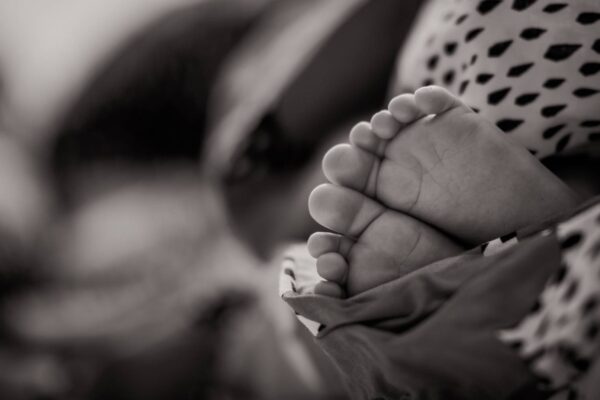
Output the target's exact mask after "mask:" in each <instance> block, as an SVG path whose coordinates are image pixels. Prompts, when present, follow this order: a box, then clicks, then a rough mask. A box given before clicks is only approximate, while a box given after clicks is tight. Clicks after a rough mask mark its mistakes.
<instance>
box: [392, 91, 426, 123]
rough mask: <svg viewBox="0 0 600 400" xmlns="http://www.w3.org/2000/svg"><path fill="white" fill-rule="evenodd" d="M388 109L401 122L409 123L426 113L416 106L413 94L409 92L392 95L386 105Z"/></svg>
mask: <svg viewBox="0 0 600 400" xmlns="http://www.w3.org/2000/svg"><path fill="white" fill-rule="evenodd" d="M388 110H389V111H390V114H391V115H392V116H393V117H394V118H395V119H396V120H397V121H398V122H400V123H402V124H410V123H412V122H414V121H415V120H417V119H419V118H422V117H424V116H425V115H426V114H424V113H423V112H422V111H421V109H420V108H419V107H418V106H417V103H416V102H415V96H414V95H413V94H409V93H405V94H401V95H400V96H396V97H394V98H393V99H392V101H390V104H389V105H388Z"/></svg>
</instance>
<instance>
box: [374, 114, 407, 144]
mask: <svg viewBox="0 0 600 400" xmlns="http://www.w3.org/2000/svg"><path fill="white" fill-rule="evenodd" d="M401 126H402V125H401V123H400V122H398V120H396V118H394V117H393V116H392V113H390V112H389V111H388V110H382V111H379V112H378V113H376V114H375V115H373V117H372V118H371V127H372V129H373V132H374V133H375V134H376V135H377V136H379V137H380V138H381V139H385V140H389V139H391V138H393V137H394V136H395V135H396V133H398V131H399V130H400V127H401Z"/></svg>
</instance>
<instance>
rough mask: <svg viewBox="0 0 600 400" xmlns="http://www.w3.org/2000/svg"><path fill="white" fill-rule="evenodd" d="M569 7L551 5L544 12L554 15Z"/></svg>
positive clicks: (559, 4)
mask: <svg viewBox="0 0 600 400" xmlns="http://www.w3.org/2000/svg"><path fill="white" fill-rule="evenodd" d="M567 5H568V4H567V3H551V4H548V5H547V6H546V7H544V10H543V11H544V12H545V13H548V14H554V13H555V12H559V11H560V10H562V9H563V8H565V7H566V6H567Z"/></svg>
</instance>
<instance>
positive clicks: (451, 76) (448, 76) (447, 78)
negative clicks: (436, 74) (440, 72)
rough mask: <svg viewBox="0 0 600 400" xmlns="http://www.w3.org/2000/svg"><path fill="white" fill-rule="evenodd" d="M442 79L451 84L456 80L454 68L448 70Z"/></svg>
mask: <svg viewBox="0 0 600 400" xmlns="http://www.w3.org/2000/svg"><path fill="white" fill-rule="evenodd" d="M442 80H443V81H444V83H445V84H446V85H451V84H452V82H454V70H452V69H451V70H448V71H446V73H445V74H444V76H443V77H442Z"/></svg>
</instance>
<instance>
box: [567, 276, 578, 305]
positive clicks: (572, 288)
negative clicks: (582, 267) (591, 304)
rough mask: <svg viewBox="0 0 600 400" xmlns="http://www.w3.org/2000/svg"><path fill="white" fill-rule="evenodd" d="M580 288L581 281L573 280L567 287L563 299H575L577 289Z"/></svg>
mask: <svg viewBox="0 0 600 400" xmlns="http://www.w3.org/2000/svg"><path fill="white" fill-rule="evenodd" d="M578 289H579V282H578V281H576V280H572V281H571V282H570V283H569V285H568V286H567V289H566V290H565V294H564V295H563V301H565V302H568V301H571V300H572V299H573V297H574V296H575V294H577V290H578Z"/></svg>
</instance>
